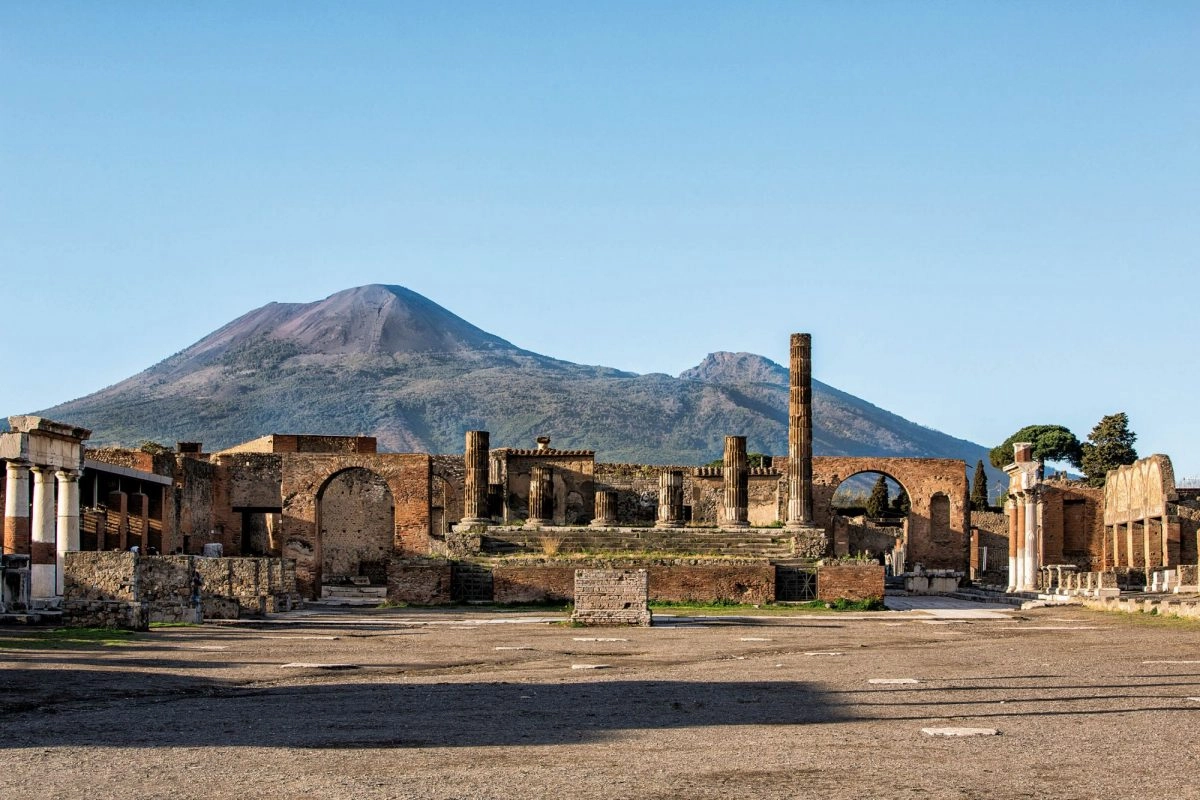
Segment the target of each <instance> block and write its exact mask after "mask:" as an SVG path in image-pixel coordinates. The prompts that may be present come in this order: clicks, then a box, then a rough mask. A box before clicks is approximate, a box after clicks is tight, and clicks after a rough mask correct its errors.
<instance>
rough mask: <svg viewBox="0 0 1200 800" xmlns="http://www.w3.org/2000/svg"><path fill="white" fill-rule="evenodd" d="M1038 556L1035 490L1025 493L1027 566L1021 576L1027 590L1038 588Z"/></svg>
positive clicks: (1023, 587)
mask: <svg viewBox="0 0 1200 800" xmlns="http://www.w3.org/2000/svg"><path fill="white" fill-rule="evenodd" d="M1039 566H1040V565H1039V564H1038V557H1037V498H1036V493H1035V492H1032V491H1030V492H1026V493H1025V566H1024V568H1023V569H1022V570H1021V573H1022V574H1021V578H1022V579H1023V580H1024V585H1023V586H1022V587H1021V588H1022V589H1024V590H1025V591H1027V592H1032V591H1034V590H1035V589H1037V573H1038V567H1039Z"/></svg>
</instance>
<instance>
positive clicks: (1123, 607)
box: [1079, 597, 1200, 619]
mask: <svg viewBox="0 0 1200 800" xmlns="http://www.w3.org/2000/svg"><path fill="white" fill-rule="evenodd" d="M1079 602H1080V604H1081V605H1083V606H1084V607H1085V608H1091V609H1094V610H1096V611H1123V612H1125V613H1127V614H1155V615H1158V616H1163V617H1166V616H1174V617H1184V618H1187V619H1200V598H1196V597H1189V598H1174V597H1155V598H1134V597H1124V598H1123V597H1084V598H1081V599H1080V600H1079Z"/></svg>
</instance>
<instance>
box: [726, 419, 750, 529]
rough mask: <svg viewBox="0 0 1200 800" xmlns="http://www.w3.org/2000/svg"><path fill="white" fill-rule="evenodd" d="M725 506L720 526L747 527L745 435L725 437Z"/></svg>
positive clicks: (748, 471) (747, 489)
mask: <svg viewBox="0 0 1200 800" xmlns="http://www.w3.org/2000/svg"><path fill="white" fill-rule="evenodd" d="M724 464H725V466H724V477H725V506H724V514H723V518H722V520H721V527H722V528H748V527H750V523H749V521H748V520H749V511H748V509H747V496H748V494H749V487H750V470H749V469H748V468H747V467H746V437H745V436H726V437H725V461H724Z"/></svg>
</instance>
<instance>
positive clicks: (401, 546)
mask: <svg viewBox="0 0 1200 800" xmlns="http://www.w3.org/2000/svg"><path fill="white" fill-rule="evenodd" d="M355 467H358V468H362V469H365V470H368V471H370V472H373V473H375V474H377V475H379V476H380V477H381V478H383V479H384V480H385V481H386V483H387V488H388V490H389V491H390V492H391V495H392V499H393V502H394V507H395V527H394V530H393V537H392V553H393V554H394V555H397V556H403V555H406V554H423V553H428V552H429V549H430V536H429V522H430V520H429V508H430V503H429V501H430V477H431V474H432V468H431V460H430V457H429V456H428V455H424V454H412V453H338V454H325V453H321V454H315V453H314V454H309V453H305V454H298V455H291V456H289V457H288V458H285V459H284V461H283V467H282V476H281V482H280V494H281V496H282V499H283V503H282V505H283V510H282V512H281V517H280V529H281V531H280V540H281V542H282V545H283V556H284V557H285V558H291V559H295V561H296V583H297V586H298V588H299V590H300V592H301V594H303V595H304V596H305V597H310V598H314V597H317V596H319V595H320V592H321V579H322V569H321V555H320V552H319V549H320V541H319V531H318V520H317V517H318V502H319V501H318V497H319V494H320V493H321V491H322V490H323V489H324V487H325V486H326V485H327V484H328V482H329V481H330V479H331V478H333V477H334V476H335V475H336V474H337V473H339V472H342V471H344V470H347V469H351V468H355Z"/></svg>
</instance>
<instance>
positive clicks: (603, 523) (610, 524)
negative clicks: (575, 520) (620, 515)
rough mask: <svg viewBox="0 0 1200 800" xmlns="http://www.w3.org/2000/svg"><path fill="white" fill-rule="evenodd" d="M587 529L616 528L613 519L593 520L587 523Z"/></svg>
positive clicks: (615, 522)
mask: <svg viewBox="0 0 1200 800" xmlns="http://www.w3.org/2000/svg"><path fill="white" fill-rule="evenodd" d="M588 527H589V528H615V527H617V521H616V520H615V519H614V520H604V519H594V520H592V521H591V522H589V523H588Z"/></svg>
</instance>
